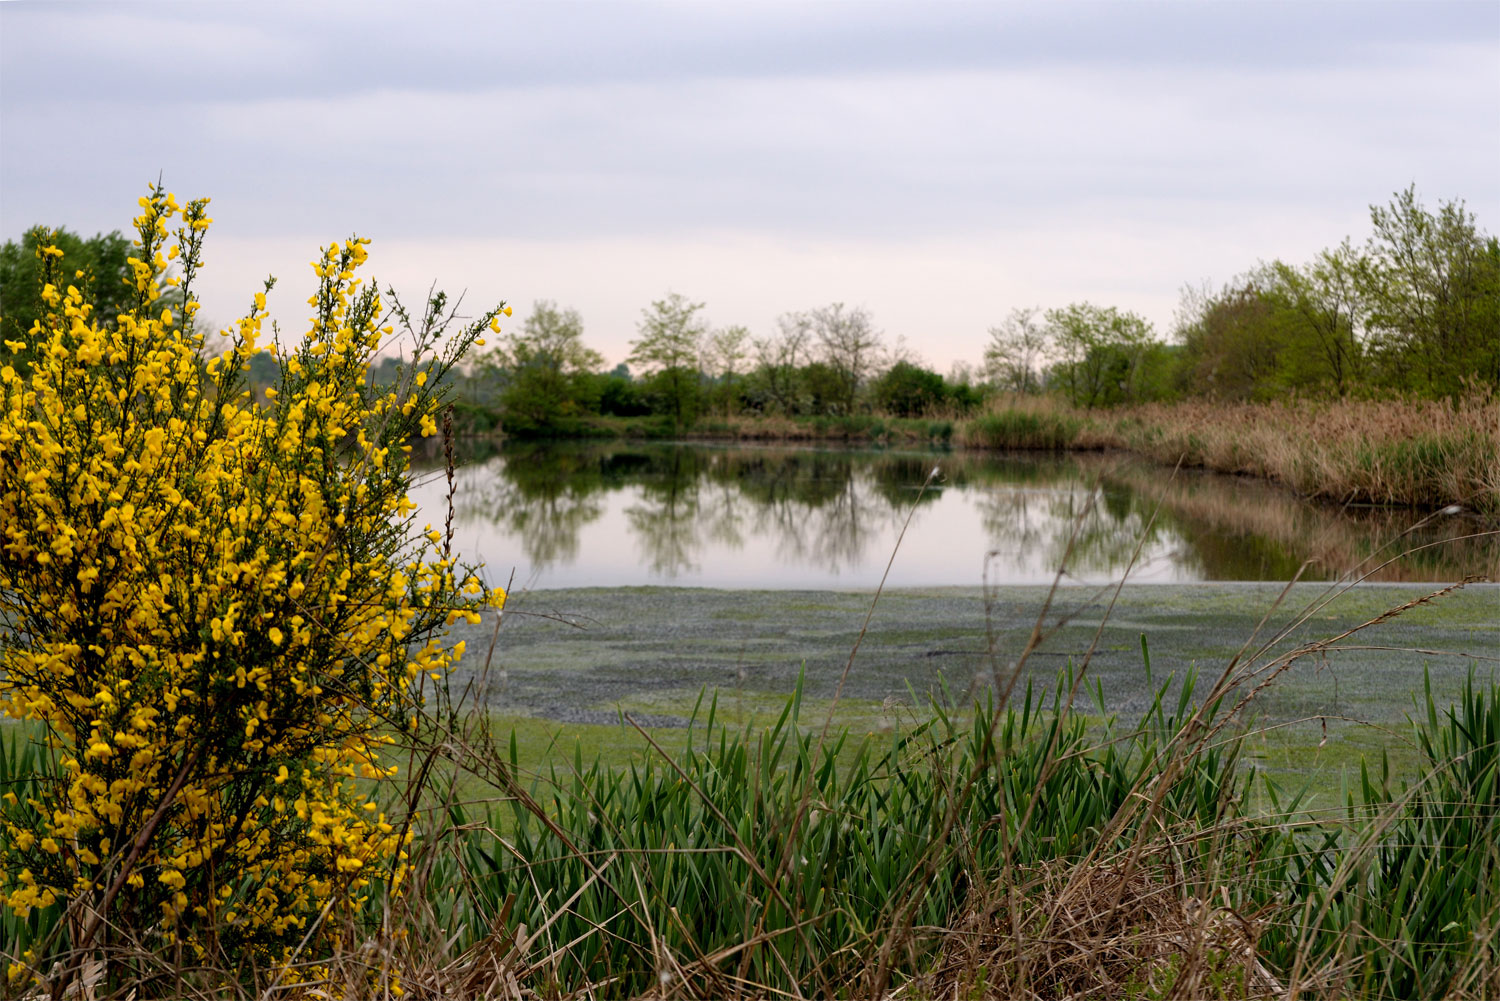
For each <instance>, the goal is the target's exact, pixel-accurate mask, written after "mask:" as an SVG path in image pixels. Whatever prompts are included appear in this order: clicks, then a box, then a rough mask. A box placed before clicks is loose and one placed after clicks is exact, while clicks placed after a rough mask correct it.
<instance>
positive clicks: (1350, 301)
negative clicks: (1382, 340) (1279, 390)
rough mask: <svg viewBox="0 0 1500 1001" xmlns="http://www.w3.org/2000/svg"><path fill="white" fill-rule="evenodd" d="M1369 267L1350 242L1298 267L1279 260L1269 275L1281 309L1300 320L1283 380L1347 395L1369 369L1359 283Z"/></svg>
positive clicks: (1326, 251)
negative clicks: (1362, 336)
mask: <svg viewBox="0 0 1500 1001" xmlns="http://www.w3.org/2000/svg"><path fill="white" fill-rule="evenodd" d="M1366 266H1367V265H1366V263H1365V261H1364V259H1363V258H1362V257H1361V255H1360V254H1359V253H1358V252H1357V251H1356V250H1355V249H1354V248H1353V247H1352V246H1351V245H1350V243H1349V241H1348V240H1345V241H1344V242H1343V243H1342V244H1340V245H1339V246H1338V247H1337V248H1335V249H1333V250H1324V251H1322V252H1320V253H1319V254H1318V256H1317V257H1316V258H1314V259H1313V261H1312V263H1311V264H1308V265H1306V266H1305V267H1301V268H1297V267H1293V266H1291V265H1289V264H1286V263H1284V262H1282V261H1275V262H1273V263H1272V264H1271V266H1270V267H1269V269H1267V270H1268V272H1269V275H1270V276H1271V278H1272V279H1273V281H1274V287H1275V289H1276V292H1277V293H1278V298H1279V302H1278V305H1281V306H1284V307H1285V308H1288V309H1290V310H1292V311H1293V312H1294V313H1295V314H1296V317H1297V321H1298V322H1296V323H1295V324H1292V325H1291V328H1290V329H1291V338H1290V343H1289V345H1288V346H1289V349H1290V350H1289V351H1288V353H1287V359H1286V361H1287V366H1288V370H1287V371H1286V372H1285V373H1284V379H1283V381H1284V382H1286V383H1288V384H1290V385H1292V386H1294V387H1296V388H1299V389H1310V388H1315V387H1316V388H1323V389H1325V390H1327V391H1331V392H1332V393H1334V394H1335V395H1338V396H1344V395H1346V394H1347V393H1348V392H1349V391H1350V389H1351V388H1352V387H1353V386H1354V384H1355V383H1357V382H1358V381H1359V379H1360V378H1361V375H1362V374H1363V370H1364V349H1363V346H1362V345H1361V344H1360V342H1359V334H1358V332H1359V329H1360V322H1361V317H1362V313H1363V307H1364V300H1363V297H1362V296H1361V294H1360V289H1359V282H1360V278H1361V275H1362V274H1363V272H1364V270H1365V268H1366Z"/></svg>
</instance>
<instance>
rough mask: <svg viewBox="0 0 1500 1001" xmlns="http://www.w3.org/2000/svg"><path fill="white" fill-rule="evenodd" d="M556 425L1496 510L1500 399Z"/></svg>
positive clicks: (1048, 403) (1044, 401)
mask: <svg viewBox="0 0 1500 1001" xmlns="http://www.w3.org/2000/svg"><path fill="white" fill-rule="evenodd" d="M554 430H555V433H556V435H557V436H558V437H566V438H639V439H689V440H709V441H726V440H727V441H757V442H768V441H779V442H831V443H832V442H836V443H840V444H877V445H937V446H943V447H958V448H968V449H989V450H1042V451H1059V452H1060V451H1104V450H1111V449H1117V450H1122V451H1126V452H1131V453H1134V454H1137V455H1141V456H1144V457H1146V458H1149V459H1151V460H1152V461H1154V462H1157V463H1161V464H1163V465H1169V466H1176V465H1178V464H1179V463H1180V464H1181V465H1182V466H1184V467H1187V468H1201V469H1207V470H1210V471H1213V472H1220V473H1230V474H1237V475H1245V476H1253V477H1257V478H1260V479H1265V480H1269V481H1271V482H1274V483H1278V484H1280V485H1282V486H1284V487H1286V488H1288V489H1290V490H1292V491H1294V492H1295V493H1297V494H1298V495H1300V496H1303V497H1309V498H1317V499H1320V500H1324V501H1329V502H1334V503H1338V504H1372V505H1392V506H1400V507H1409V508H1414V509H1419V510H1436V509H1439V508H1443V507H1447V506H1449V505H1458V506H1460V507H1462V508H1464V509H1467V510H1470V511H1473V512H1475V513H1477V514H1479V515H1482V516H1484V517H1486V518H1489V519H1500V400H1494V399H1488V398H1483V397H1479V396H1471V397H1467V398H1465V399H1463V400H1461V401H1459V402H1457V403H1449V402H1447V401H1434V400H1379V401H1375V400H1339V401H1323V402H1319V401H1302V400H1295V401H1288V402H1284V403H1266V404H1220V403H1206V402H1184V403H1175V404H1153V405H1148V406H1140V407H1127V408H1119V409H1114V410H1077V409H1074V408H1071V407H1068V406H1066V405H1064V404H1062V403H1059V402H1057V401H1056V400H1053V399H1051V398H1046V397H1028V396H1011V397H1004V398H1001V399H997V400H992V401H991V402H990V403H989V405H988V407H987V409H986V411H985V412H984V413H982V414H977V415H973V416H948V417H944V416H936V417H932V418H903V417H890V416H881V415H872V414H857V415H851V416H844V417H829V416H822V417H780V416H754V415H738V416H729V417H725V416H706V417H703V418H701V419H699V420H698V421H697V422H696V423H694V424H693V425H691V426H690V427H687V428H680V427H677V426H675V425H673V424H671V423H670V422H666V421H663V420H662V419H660V418H652V417H636V418H610V417H587V418H578V419H573V420H569V421H565V422H563V423H561V424H559V425H558V426H557V427H556V428H555V429H554Z"/></svg>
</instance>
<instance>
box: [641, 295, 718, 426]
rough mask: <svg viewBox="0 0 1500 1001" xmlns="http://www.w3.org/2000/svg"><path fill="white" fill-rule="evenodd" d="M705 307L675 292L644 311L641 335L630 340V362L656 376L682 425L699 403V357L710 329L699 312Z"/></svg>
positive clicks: (665, 406) (668, 405)
mask: <svg viewBox="0 0 1500 1001" xmlns="http://www.w3.org/2000/svg"><path fill="white" fill-rule="evenodd" d="M703 307H704V304H703V303H701V302H689V301H688V300H687V298H686V297H684V296H682V295H681V294H679V293H677V292H672V293H670V294H669V295H668V296H667V297H666V298H665V299H658V300H656V301H655V302H653V303H652V304H651V305H650V306H649V307H648V308H646V309H643V310H641V321H640V323H639V324H638V325H637V327H636V329H637V330H638V331H639V332H640V336H639V337H637V338H636V339H635V340H633V341H631V342H630V345H631V350H630V359H629V361H630V364H632V365H638V366H640V367H641V368H642V369H643V370H645V371H646V372H647V373H650V374H651V375H652V376H653V378H652V380H651V382H652V386H653V387H654V389H655V391H656V393H657V394H658V395H659V397H660V398H661V400H662V403H663V409H664V410H665V411H666V412H667V413H670V414H671V415H672V419H673V421H674V422H675V423H676V424H678V425H679V426H681V425H684V424H687V423H688V422H689V421H691V420H692V419H693V415H694V413H695V412H696V410H697V406H698V396H699V393H698V357H699V353H700V351H701V349H702V345H703V338H704V336H705V335H706V334H707V332H708V324H707V322H706V321H705V320H704V319H703V317H701V316H699V315H698V314H699V312H700V311H701V310H702V309H703Z"/></svg>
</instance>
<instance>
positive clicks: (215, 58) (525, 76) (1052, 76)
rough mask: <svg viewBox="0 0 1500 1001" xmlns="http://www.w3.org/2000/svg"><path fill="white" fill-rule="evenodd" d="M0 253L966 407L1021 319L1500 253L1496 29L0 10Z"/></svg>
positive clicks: (1429, 11)
mask: <svg viewBox="0 0 1500 1001" xmlns="http://www.w3.org/2000/svg"><path fill="white" fill-rule="evenodd" d="M0 57H3V58H0V233H3V238H5V239H14V238H16V237H18V236H19V235H20V234H21V233H22V232H23V231H24V230H25V229H26V228H27V227H28V226H30V225H32V224H35V223H38V222H44V223H46V224H48V225H63V226H67V227H68V228H70V229H72V230H75V231H77V232H80V233H83V234H84V235H92V234H93V233H95V232H101V231H102V232H108V231H110V230H115V229H122V230H123V229H127V228H128V225H129V220H130V218H131V216H132V215H133V214H134V213H135V211H136V208H135V200H136V198H138V197H139V196H140V195H141V194H143V193H144V192H145V189H146V186H147V184H148V183H149V182H150V181H153V180H155V179H156V178H157V177H158V176H159V175H160V176H162V177H163V178H164V180H165V182H166V184H167V187H168V188H169V189H170V190H172V191H173V192H175V193H176V194H177V196H178V198H179V199H180V200H181V199H186V198H188V197H194V196H199V195H208V196H211V197H212V198H213V204H212V210H211V213H210V214H211V215H213V216H214V218H215V220H216V222H215V226H214V229H213V231H212V232H211V233H210V235H209V241H208V245H207V258H208V265H209V266H208V268H207V269H206V270H205V271H204V273H203V275H202V280H201V283H200V286H199V288H200V295H201V299H202V301H203V316H204V317H205V318H206V319H208V320H210V321H211V322H213V323H215V324H220V325H223V324H228V323H230V322H232V320H233V319H234V318H235V317H236V316H237V315H239V313H240V312H241V311H243V310H244V309H245V307H246V305H247V304H248V303H249V301H250V297H251V296H252V295H253V293H254V292H255V291H257V290H258V289H259V287H260V284H261V282H262V281H263V280H264V278H265V276H266V275H267V274H275V275H276V276H277V277H278V278H279V280H280V281H279V285H278V288H277V290H276V292H275V293H274V294H273V296H272V299H271V311H272V315H273V316H274V317H275V318H276V319H277V320H278V322H279V323H280V324H281V326H282V329H283V332H284V333H286V334H289V335H295V334H297V333H300V331H301V329H302V327H303V325H304V318H305V316H306V313H307V310H306V307H305V305H304V300H305V299H306V298H307V295H308V294H310V292H311V290H312V287H313V284H312V276H311V273H310V271H309V270H308V268H307V266H306V265H307V262H308V261H310V260H311V259H312V258H313V257H314V256H315V254H316V253H317V248H318V247H319V246H320V245H325V244H326V243H328V242H329V241H330V240H335V239H342V238H344V237H347V236H348V235H350V234H351V233H358V234H359V235H361V236H367V237H370V238H371V239H372V240H373V244H372V246H371V261H370V266H369V269H368V274H370V275H372V276H374V277H377V278H379V279H380V281H381V283H382V284H383V285H384V284H386V283H389V284H394V285H395V286H396V287H397V288H398V290H400V291H401V292H402V293H403V296H404V297H405V298H406V299H407V300H408V301H415V300H417V299H419V298H420V297H421V295H422V294H423V293H424V292H425V290H426V289H427V288H428V286H429V285H430V284H432V283H434V282H435V283H436V284H437V285H438V286H439V287H441V288H443V289H446V290H448V291H449V292H450V293H457V292H460V291H466V296H467V297H466V300H465V302H466V304H467V305H468V306H469V307H471V308H472V311H473V312H474V313H479V312H482V311H483V310H484V309H485V308H487V307H488V306H489V305H491V304H492V303H493V302H495V301H496V300H499V299H505V300H507V301H509V302H510V304H511V305H512V307H513V308H514V310H515V312H516V316H515V318H514V319H513V320H512V321H511V322H513V323H514V322H517V321H519V320H520V319H521V318H522V317H524V315H525V314H526V313H527V312H528V311H529V310H530V308H531V304H532V303H533V302H534V301H536V300H540V299H551V300H554V301H556V302H557V303H559V304H560V305H563V306H565V307H572V308H576V309H577V310H578V311H579V312H580V313H581V314H582V316H583V318H584V322H585V340H586V342H587V343H588V344H589V345H590V346H592V347H594V348H596V349H597V350H599V351H600V352H601V353H603V354H604V355H605V357H606V358H607V359H608V360H609V362H610V363H611V364H614V363H616V362H619V361H621V360H623V359H624V357H625V355H626V354H627V353H628V351H629V341H630V339H631V338H632V337H634V336H635V325H636V322H637V320H638V319H639V316H640V312H641V309H642V308H643V307H645V306H646V305H647V304H648V303H649V302H650V301H651V300H653V299H659V298H661V297H663V296H664V295H666V294H667V293H668V292H669V291H676V292H680V293H682V294H683V295H685V296H687V297H689V298H690V299H693V300H695V301H702V302H705V303H706V309H705V313H706V315H707V317H708V318H709V320H710V321H711V322H712V323H713V324H714V325H716V326H727V325H730V324H743V325H745V326H748V327H749V328H750V329H751V331H752V333H753V334H755V335H756V336H764V335H766V334H769V333H771V332H772V330H773V329H774V326H773V325H774V321H775V318H776V317H777V316H778V315H780V314H782V313H785V312H789V311H793V310H802V309H808V308H812V307H815V306H819V305H824V304H826V303H830V302H835V301H840V302H844V303H846V304H848V305H851V306H862V307H864V308H866V309H868V310H869V311H870V312H871V314H872V316H873V318H874V321H875V324H876V326H877V327H878V328H879V329H881V330H883V331H884V332H885V333H886V335H887V337H888V339H889V340H892V341H894V340H895V339H896V338H901V339H902V340H904V342H905V344H906V346H907V347H908V348H909V349H911V350H912V351H914V352H915V353H916V354H917V355H918V356H919V357H920V358H922V359H923V360H924V361H925V362H926V363H927V364H929V365H931V366H932V367H934V368H936V369H938V370H939V371H946V370H947V369H948V368H949V366H950V365H952V364H953V363H954V362H960V361H961V362H967V363H970V364H977V363H978V362H979V361H980V357H981V353H982V350H983V346H984V343H985V340H986V330H987V328H988V327H990V326H993V325H996V324H999V323H1000V322H1002V321H1003V319H1004V317H1005V315H1006V314H1007V313H1008V312H1010V310H1012V309H1013V308H1016V307H1025V306H1040V307H1043V308H1047V307H1053V306H1061V305H1065V304H1067V303H1068V302H1073V301H1078V300H1088V301H1092V302H1095V303H1098V304H1100V305H1113V306H1117V307H1119V308H1122V309H1128V310H1133V311H1135V312H1138V313H1140V314H1142V315H1143V316H1145V317H1146V318H1147V319H1149V320H1150V321H1151V322H1152V323H1153V324H1154V325H1155V327H1156V329H1157V331H1158V333H1159V334H1162V335H1165V334H1166V333H1167V331H1168V330H1169V328H1170V326H1171V322H1172V315H1173V312H1174V309H1175V307H1176V305H1177V303H1178V300H1179V295H1180V291H1181V289H1182V288H1183V287H1184V286H1201V285H1202V284H1203V283H1205V282H1209V283H1212V284H1214V285H1216V286H1217V285H1221V284H1223V283H1224V282H1227V281H1229V280H1231V279H1232V278H1234V277H1235V276H1236V275H1240V274H1242V273H1244V272H1245V271H1247V270H1248V269H1250V268H1252V267H1254V266H1256V265H1257V264H1258V263H1260V262H1262V261H1267V260H1270V259H1272V258H1278V257H1279V258H1281V259H1284V260H1288V261H1291V262H1295V263H1301V262H1305V261H1306V260H1308V259H1309V258H1310V257H1311V256H1312V255H1313V254H1315V253H1316V252H1317V251H1318V250H1320V249H1322V248H1325V247H1331V246H1334V245H1336V244H1338V243H1339V242H1340V241H1341V240H1343V239H1344V238H1345V237H1346V236H1347V237H1352V238H1353V239H1354V240H1355V241H1356V242H1360V241H1362V240H1363V239H1364V237H1365V236H1366V235H1367V233H1368V207H1369V205H1371V204H1372V203H1378V204H1384V203H1385V202H1387V201H1388V200H1389V199H1390V197H1391V196H1392V193H1393V192H1395V191H1397V190H1400V189H1404V188H1406V187H1407V186H1408V185H1411V184H1415V185H1416V186H1417V189H1418V191H1419V193H1420V195H1421V196H1422V197H1423V199H1424V201H1425V202H1426V204H1427V205H1428V207H1429V208H1436V206H1437V204H1438V202H1439V201H1441V200H1445V199H1451V198H1458V199H1463V200H1464V201H1466V203H1467V204H1468V207H1469V208H1470V209H1471V210H1472V211H1473V212H1475V214H1476V215H1477V216H1478V220H1479V224H1480V227H1481V228H1482V229H1484V230H1486V231H1488V232H1494V231H1495V229H1496V225H1497V223H1496V220H1497V219H1500V5H1496V4H1492V3H1484V2H1473V3H1466V2H1457V3H1442V2H1436V3H1371V4H1361V5H1354V4H1343V3H1303V4H1295V5H1293V4H1261V3H1249V2H1243V3H1221V4H1192V3H1155V4H1150V5H1139V4H1125V3H1084V4H1079V3H1058V4H1024V3H1016V4H1004V5H990V4H978V3H952V4H944V5H937V6H932V5H920V6H919V5H917V4H898V3H867V2H852V3H837V4H835V3H831V2H830V3H812V4H779V3H753V4H752V3H726V4H714V5H706V4H683V3H628V4H627V3H581V2H573V3H553V4H543V3H526V4H514V3H500V4H492V5H481V4H477V3H460V2H454V3H441V4H433V5H424V6H417V5H401V4H394V3H375V4H361V5H353V4H348V3H331V4H319V5H294V4H289V3H285V2H282V0H268V2H263V3H256V4H250V3H245V2H226V3H217V4H198V5H187V4H177V3H166V2H124V3H116V4H108V5H106V4H101V3H93V2H79V3H69V4H47V3H39V2H12V3H3V4H0Z"/></svg>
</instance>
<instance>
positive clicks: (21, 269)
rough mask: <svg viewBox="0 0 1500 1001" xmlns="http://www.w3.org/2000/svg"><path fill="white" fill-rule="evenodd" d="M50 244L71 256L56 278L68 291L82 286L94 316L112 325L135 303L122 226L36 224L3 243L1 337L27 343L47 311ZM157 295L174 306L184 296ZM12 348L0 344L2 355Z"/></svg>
mask: <svg viewBox="0 0 1500 1001" xmlns="http://www.w3.org/2000/svg"><path fill="white" fill-rule="evenodd" d="M49 246H50V247H56V248H57V249H58V250H60V251H62V253H63V260H65V261H67V268H66V271H65V273H59V274H57V275H56V276H55V280H56V281H61V282H62V283H63V287H62V288H59V289H58V291H59V292H65V291H66V289H67V286H69V285H72V286H75V287H76V288H78V290H79V291H80V292H82V293H83V296H84V298H85V299H86V300H87V301H89V302H90V303H92V304H93V305H94V317H95V318H96V319H97V320H98V321H99V322H100V323H101V324H103V325H104V326H106V327H110V328H112V327H113V326H114V325H115V322H116V319H115V318H116V317H117V316H119V315H120V314H121V313H127V312H129V311H130V308H131V306H132V305H134V299H133V296H134V291H133V289H134V286H133V283H132V277H131V269H130V264H129V262H128V258H129V257H130V256H131V253H132V250H131V246H130V241H129V240H128V239H126V238H125V237H124V236H122V235H120V232H119V230H116V231H114V232H112V233H108V234H106V233H99V234H96V235H94V236H92V237H88V238H87V239H85V238H84V237H81V236H79V235H78V234H77V233H73V232H70V231H69V230H67V229H57V230H53V229H51V228H49V227H47V226H33V227H32V228H31V229H29V230H27V231H26V233H25V235H23V236H22V237H21V239H20V240H7V241H6V242H5V245H4V246H3V247H0V342H3V341H11V342H12V343H21V342H25V341H26V340H27V337H26V335H27V334H28V333H29V332H30V330H31V328H32V325H33V324H35V323H36V321H37V318H38V317H41V316H44V315H45V314H46V309H45V308H44V303H43V300H42V291H43V286H44V285H45V284H46V282H45V280H44V278H43V271H44V263H43V260H42V257H41V248H42V247H49ZM169 288H170V286H166V285H164V284H163V285H161V286H160V287H159V288H158V290H157V291H158V293H163V292H166V291H168V290H169ZM158 298H159V299H162V304H163V307H164V308H165V307H174V308H175V306H176V302H177V300H178V299H180V297H178V296H166V297H165V298H163V297H162V296H161V295H160V294H159V295H158ZM177 311H178V312H181V310H180V309H178V310H177ZM8 353H9V352H8V350H7V349H5V348H3V347H0V355H5V354H8Z"/></svg>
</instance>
